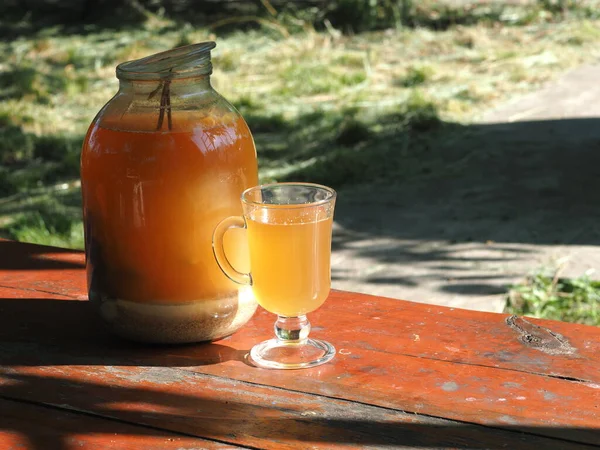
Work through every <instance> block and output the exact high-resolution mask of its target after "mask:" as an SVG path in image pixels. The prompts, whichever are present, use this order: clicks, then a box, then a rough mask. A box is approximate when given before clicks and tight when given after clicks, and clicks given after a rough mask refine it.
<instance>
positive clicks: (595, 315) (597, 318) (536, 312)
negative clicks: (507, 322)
mask: <svg viewBox="0 0 600 450" xmlns="http://www.w3.org/2000/svg"><path fill="white" fill-rule="evenodd" d="M505 311H506V312H508V313H511V314H521V315H527V316H532V317H539V318H545V319H553V320H562V321H566V322H576V323H584V324H587V325H598V326H600V281H593V280H591V279H590V278H589V277H588V276H587V275H586V276H582V277H580V278H575V279H565V278H558V276H557V274H554V275H553V276H548V275H546V274H544V273H542V272H539V273H537V274H535V275H533V276H531V277H529V278H528V279H527V280H526V281H525V282H524V283H523V284H520V285H516V286H513V287H512V288H511V291H510V294H509V296H508V299H507V303H506V307H505Z"/></svg>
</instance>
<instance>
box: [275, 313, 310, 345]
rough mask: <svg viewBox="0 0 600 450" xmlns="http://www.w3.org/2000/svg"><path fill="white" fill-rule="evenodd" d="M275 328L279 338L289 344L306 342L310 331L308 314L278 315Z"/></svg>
mask: <svg viewBox="0 0 600 450" xmlns="http://www.w3.org/2000/svg"><path fill="white" fill-rule="evenodd" d="M274 328H275V336H277V340H279V341H281V342H284V343H289V344H305V343H306V341H307V340H308V334H309V333H310V322H309V321H308V319H307V318H306V316H298V317H285V316H278V317H277V321H276V322H275V327H274Z"/></svg>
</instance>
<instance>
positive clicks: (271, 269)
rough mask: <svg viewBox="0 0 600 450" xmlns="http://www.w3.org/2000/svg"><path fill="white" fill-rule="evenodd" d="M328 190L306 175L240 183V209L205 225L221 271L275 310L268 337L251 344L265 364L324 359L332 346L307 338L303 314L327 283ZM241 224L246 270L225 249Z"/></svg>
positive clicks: (290, 365)
mask: <svg viewBox="0 0 600 450" xmlns="http://www.w3.org/2000/svg"><path fill="white" fill-rule="evenodd" d="M335 199H336V192H335V191H334V190H333V189H331V188H328V187H327V186H321V185H318V184H312V183H273V184H266V185H263V186H256V187H253V188H250V189H246V190H245V191H244V192H243V194H242V207H243V209H244V215H243V216H231V217H228V218H227V219H224V220H223V221H221V223H219V225H217V227H216V228H215V231H214V233H213V253H214V255H215V259H216V260H217V263H218V264H219V267H221V270H222V271H223V273H224V274H225V275H227V276H228V277H229V279H231V280H233V281H235V282H236V283H239V284H245V285H250V286H252V293H253V295H254V297H255V299H256V300H257V301H258V303H259V304H260V305H261V306H262V307H263V308H264V309H266V310H267V311H269V312H271V313H274V314H277V316H278V317H277V321H276V322H275V326H274V330H275V338H274V339H269V340H267V341H263V342H261V343H259V344H256V345H255V346H253V347H252V349H251V350H250V358H249V360H251V361H252V362H253V363H254V364H255V365H256V366H258V367H263V368H267V369H300V368H305V367H314V366H318V365H319V364H323V363H326V362H328V361H331V359H332V358H333V357H334V355H335V347H334V346H333V345H331V344H330V343H329V342H327V341H323V340H320V339H313V338H309V337H308V336H309V333H310V329H311V326H310V322H309V321H308V319H307V318H306V314H307V313H310V312H312V311H314V310H315V309H317V308H319V307H320V306H321V305H322V304H323V303H324V302H325V300H326V299H327V296H328V295H329V289H330V286H331V267H330V260H331V232H332V228H333V209H334V207H335ZM236 228H237V229H239V228H241V229H245V230H246V232H247V234H248V236H247V237H248V250H249V254H250V273H244V272H240V271H239V270H238V269H236V268H235V267H234V266H233V265H232V262H231V261H230V260H229V258H228V257H227V255H226V253H227V252H226V250H225V247H224V237H225V233H226V232H227V231H228V230H231V229H236Z"/></svg>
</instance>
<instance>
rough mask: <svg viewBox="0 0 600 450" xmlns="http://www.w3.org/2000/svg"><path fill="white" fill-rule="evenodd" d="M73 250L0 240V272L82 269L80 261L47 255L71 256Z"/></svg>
mask: <svg viewBox="0 0 600 450" xmlns="http://www.w3.org/2000/svg"><path fill="white" fill-rule="evenodd" d="M71 253H73V250H70V249H66V248H58V247H46V246H43V245H34V244H26V243H22V242H13V241H4V240H0V270H6V271H12V270H59V269H82V268H84V267H85V264H84V262H83V257H82V258H81V261H76V260H72V261H66V260H64V259H62V260H58V259H53V258H51V257H49V256H48V255H58V254H64V255H66V254H71Z"/></svg>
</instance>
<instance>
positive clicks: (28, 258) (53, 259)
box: [0, 240, 86, 299]
mask: <svg viewBox="0 0 600 450" xmlns="http://www.w3.org/2000/svg"><path fill="white" fill-rule="evenodd" d="M0 286H4V287H18V288H21V289H23V290H31V291H33V292H53V293H57V294H63V295H68V296H71V297H74V298H81V299H84V298H86V297H85V295H86V281H85V256H84V254H83V253H82V252H73V251H71V250H66V249H60V248H56V247H47V246H42V245H34V244H23V243H19V242H12V241H6V240H0Z"/></svg>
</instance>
